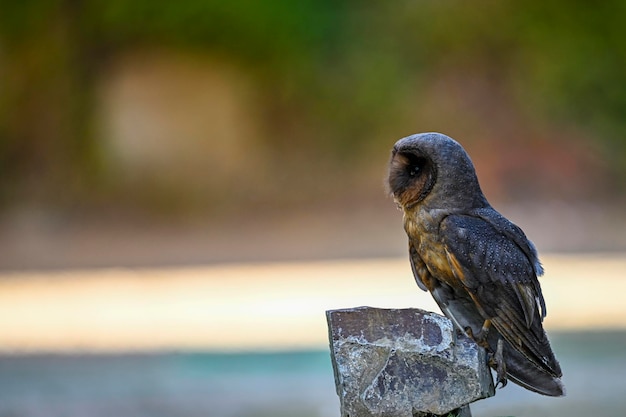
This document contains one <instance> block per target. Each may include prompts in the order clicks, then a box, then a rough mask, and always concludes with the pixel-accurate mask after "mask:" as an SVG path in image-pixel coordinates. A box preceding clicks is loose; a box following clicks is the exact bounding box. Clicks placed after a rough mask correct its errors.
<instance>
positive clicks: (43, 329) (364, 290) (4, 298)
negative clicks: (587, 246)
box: [0, 255, 626, 351]
mask: <svg viewBox="0 0 626 417" xmlns="http://www.w3.org/2000/svg"><path fill="white" fill-rule="evenodd" d="M543 263H544V266H545V269H546V275H545V276H544V277H543V278H542V279H541V283H542V287H543V291H544V295H545V298H546V300H547V305H548V317H547V318H546V320H545V326H546V328H547V329H548V330H549V331H550V330H561V329H567V330H569V329H572V330H573V329H596V328H622V329H623V328H626V302H625V301H624V294H626V279H624V271H626V256H617V255H611V256H609V255H562V256H559V255H551V256H544V257H543ZM362 305H369V306H375V307H393V308H403V307H418V308H423V309H426V310H433V311H438V309H437V307H436V305H435V304H434V302H433V301H432V299H431V297H430V295H429V294H427V293H424V292H422V291H421V290H419V289H418V288H417V286H416V285H415V283H414V281H413V277H412V276H411V272H410V269H409V264H408V260H407V259H406V258H384V259H374V260H333V261H317V262H292V263H259V264H244V265H218V266H208V267H193V268H191V267H185V268H158V269H148V268H145V269H100V270H76V271H67V272H63V271H55V272H13V273H11V272H4V273H1V274H0V347H1V349H2V350H5V351H15V350H18V351H24V350H26V351H29V350H50V351H59V350H62V351H64V350H73V349H81V350H82V349H84V350H96V351H108V350H134V349H138V350H145V349H149V350H152V349H218V350H231V349H235V350H248V349H287V348H310V347H316V348H317V347H323V346H324V345H326V344H327V330H326V322H325V316H324V311H325V310H328V309H337V308H347V307H355V306H362Z"/></svg>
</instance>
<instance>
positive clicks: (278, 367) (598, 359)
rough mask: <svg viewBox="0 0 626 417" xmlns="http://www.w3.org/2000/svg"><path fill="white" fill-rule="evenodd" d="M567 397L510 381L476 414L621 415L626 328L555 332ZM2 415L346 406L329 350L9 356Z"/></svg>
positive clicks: (328, 410)
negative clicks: (336, 384)
mask: <svg viewBox="0 0 626 417" xmlns="http://www.w3.org/2000/svg"><path fill="white" fill-rule="evenodd" d="M551 339H552V344H553V347H554V349H555V351H556V354H557V356H558V357H559V358H560V361H561V364H562V366H563V369H564V370H565V376H564V382H565V385H566V388H567V396H566V397H564V398H549V397H542V396H539V395H537V394H534V393H530V392H528V391H525V390H523V389H521V388H519V387H517V386H515V385H514V384H512V383H510V384H509V385H507V387H506V388H504V389H502V390H498V391H497V392H496V396H495V397H493V398H489V399H486V400H482V401H480V402H478V403H475V404H473V405H472V410H473V414H474V415H476V416H485V417H487V416H494V417H495V416H504V415H506V416H516V417H531V416H537V415H541V416H545V417H561V416H570V417H587V416H589V415H594V416H597V417H614V416H618V415H622V413H623V410H624V409H626V397H624V384H623V381H622V376H623V375H624V373H625V372H626V361H624V359H623V352H624V350H625V349H626V332H624V331H604V332H576V333H563V332H561V333H559V332H554V333H553V334H551ZM0 415H1V416H32V417H39V416H46V417H48V416H65V417H74V416H76V417H78V416H92V417H99V416H111V415H115V416H120V417H125V416H133V417H142V416H150V417H154V416H186V417H195V416H211V417H267V416H280V417H282V416H284V417H287V416H296V415H297V416H305V417H309V416H310V417H331V416H337V415H339V399H338V397H337V395H336V393H335V389H334V381H333V373H332V367H331V363H330V355H329V353H328V351H318V350H313V351H288V352H267V351H266V352H247V353H215V352H213V353H211V352H178V353H144V354H141V353H137V354H118V355H115V354H110V355H91V354H68V355H26V356H19V355H18V356H2V357H0Z"/></svg>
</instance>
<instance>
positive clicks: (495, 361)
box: [489, 339, 508, 388]
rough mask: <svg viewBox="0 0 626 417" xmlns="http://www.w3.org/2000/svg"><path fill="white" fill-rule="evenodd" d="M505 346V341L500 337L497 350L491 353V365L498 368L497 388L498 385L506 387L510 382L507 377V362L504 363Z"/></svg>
mask: <svg viewBox="0 0 626 417" xmlns="http://www.w3.org/2000/svg"><path fill="white" fill-rule="evenodd" d="M503 347H504V343H503V341H502V339H499V340H498V347H497V348H496V352H495V353H492V354H490V358H489V366H491V367H492V368H494V369H495V370H496V388H497V387H498V385H500V388H504V387H506V384H507V382H508V380H507V379H506V364H505V363H504V353H503Z"/></svg>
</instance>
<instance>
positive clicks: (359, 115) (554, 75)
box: [0, 0, 626, 417]
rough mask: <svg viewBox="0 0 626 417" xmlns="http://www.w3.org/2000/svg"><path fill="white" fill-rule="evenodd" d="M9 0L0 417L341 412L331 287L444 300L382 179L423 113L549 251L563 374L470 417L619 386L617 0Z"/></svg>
mask: <svg viewBox="0 0 626 417" xmlns="http://www.w3.org/2000/svg"><path fill="white" fill-rule="evenodd" d="M1 9H2V13H0V350H2V354H1V355H0V416H43V415H45V416H51V415H52V416H54V415H59V416H61V415H63V416H100V415H102V416H104V415H113V414H115V415H120V416H143V415H146V416H148V415H150V416H155V415H163V416H170V415H176V416H196V415H198V416H199V415H207V414H208V415H210V416H216V417H221V416H249V417H255V416H270V415H271V416H283V415H284V416H291V415H304V416H335V415H338V414H339V402H338V399H337V397H336V395H335V393H334V385H333V379H332V370H331V368H330V360H329V355H328V349H327V347H326V346H325V344H326V343H327V341H326V337H327V336H326V333H325V332H326V330H325V319H324V310H326V309H330V308H344V307H353V306H356V305H364V304H369V305H373V306H378V307H420V308H425V309H433V310H437V307H436V306H435V305H434V304H433V303H432V301H431V300H430V298H429V296H428V295H427V294H421V291H419V289H418V288H417V287H416V286H415V285H414V283H413V278H412V277H411V274H410V270H409V267H408V262H407V260H406V237H405V236H404V232H403V230H402V224H401V214H400V212H399V211H398V210H397V209H396V208H395V205H394V203H393V201H392V199H391V198H390V197H389V196H388V193H387V191H386V189H385V185H384V180H385V176H386V164H387V161H388V157H389V151H390V149H391V146H392V145H393V143H394V142H395V141H396V140H397V139H399V138H401V137H404V136H407V135H409V134H413V133H418V132H425V131H439V132H442V133H445V134H447V135H449V136H451V137H453V138H455V139H457V140H458V141H460V142H461V143H462V144H463V146H464V147H465V148H466V149H467V151H468V152H469V154H470V155H471V157H472V159H473V161H474V163H475V165H476V169H477V172H478V176H479V179H480V181H481V185H482V187H483V190H484V191H485V194H486V195H487V197H488V199H489V200H490V201H491V203H492V204H493V205H494V206H495V207H496V208H497V209H498V210H499V211H501V212H502V213H503V214H504V215H505V216H507V217H509V218H510V219H511V220H512V221H514V222H515V223H517V224H518V225H520V226H521V227H522V228H523V229H524V230H525V232H526V233H527V235H528V236H529V237H530V238H531V239H532V240H533V241H534V242H535V244H536V245H537V247H538V249H539V251H540V253H541V254H542V255H543V256H542V259H543V261H544V264H545V266H546V276H545V278H544V279H543V280H542V285H543V286H544V293H545V295H546V298H547V301H548V311H549V315H548V318H547V319H546V327H547V328H548V330H549V332H550V335H551V339H553V341H554V342H553V344H554V347H555V350H556V353H557V356H558V357H560V358H561V362H562V365H563V368H564V372H565V383H566V386H568V388H569V389H570V395H569V396H568V397H567V398H566V399H562V400H550V399H545V398H537V396H536V395H532V394H527V393H525V392H522V390H517V389H516V388H514V387H513V388H511V387H510V385H509V386H508V387H507V388H506V389H505V390H503V391H499V392H498V395H497V396H496V397H495V398H493V399H490V400H486V401H482V402H481V404H476V406H475V408H474V406H473V409H474V410H475V411H474V414H475V415H489V416H495V415H516V416H526V415H528V416H531V415H538V414H540V415H544V416H562V415H569V416H579V415H580V416H587V415H590V414H591V413H594V414H595V415H597V416H612V415H616V414H620V413H621V412H622V411H623V410H624V409H625V408H626V402H625V401H626V399H625V398H626V397H624V395H623V394H624V393H626V385H624V383H623V382H622V381H621V380H619V379H617V375H619V373H620V372H622V373H623V372H624V371H626V355H624V353H623V352H625V351H626V331H624V328H625V327H626V324H625V323H626V307H624V306H623V302H622V301H621V299H620V298H619V296H620V294H622V293H621V290H624V291H626V284H625V281H624V279H623V271H624V267H626V258H625V257H624V253H626V212H625V210H624V209H625V208H626V199H625V198H624V195H625V194H624V193H625V191H626V119H625V118H624V114H626V88H625V87H626V49H624V48H623V45H622V44H623V40H624V39H626V5H625V4H623V2H618V1H609V2H603V3H601V4H593V5H590V4H584V3H581V2H565V1H553V2H549V3H546V2H540V1H534V0H533V1H527V2H523V3H522V2H519V3H507V2H498V1H483V2H479V3H475V2H472V3H466V2H461V1H456V0H449V1H428V0H421V1H398V2H373V1H366V2H353V1H348V0H344V1H333V2H331V1H325V0H317V1H310V0H302V1H299V2H291V1H284V0H271V1H266V2H254V1H249V0H232V1H230V2H218V1H213V0H203V1H199V0H181V1H179V2H173V3H171V4H165V3H160V2H154V1H146V0H137V1H134V2H127V1H121V0H109V1H100V0H91V1H83V2H79V1H70V0H66V1H61V0H58V1H41V0H24V1H21V2H7V1H3V2H2V7H1ZM607 289H608V290H607ZM553 335H554V336H553ZM589 375H596V377H594V378H593V379H590V377H589ZM568 378H569V379H568ZM600 386H601V387H602V388H600ZM528 395H530V396H528ZM481 407H482V408H481ZM533 407H534V408H533Z"/></svg>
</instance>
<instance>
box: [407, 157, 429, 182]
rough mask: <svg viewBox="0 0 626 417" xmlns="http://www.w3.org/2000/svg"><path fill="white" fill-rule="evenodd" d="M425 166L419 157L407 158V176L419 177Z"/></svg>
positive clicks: (424, 162) (423, 159)
mask: <svg viewBox="0 0 626 417" xmlns="http://www.w3.org/2000/svg"><path fill="white" fill-rule="evenodd" d="M425 165H426V159H425V158H420V157H416V156H414V155H412V156H411V157H410V158H409V164H408V166H407V172H408V174H409V177H411V178H413V177H417V176H418V175H420V174H421V172H422V170H423V169H424V166H425Z"/></svg>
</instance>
